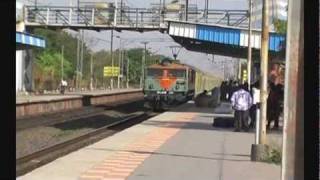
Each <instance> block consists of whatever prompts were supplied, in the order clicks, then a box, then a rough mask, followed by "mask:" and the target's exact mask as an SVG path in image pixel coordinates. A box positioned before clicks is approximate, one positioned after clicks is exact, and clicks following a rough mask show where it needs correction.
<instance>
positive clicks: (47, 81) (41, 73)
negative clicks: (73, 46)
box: [35, 50, 73, 89]
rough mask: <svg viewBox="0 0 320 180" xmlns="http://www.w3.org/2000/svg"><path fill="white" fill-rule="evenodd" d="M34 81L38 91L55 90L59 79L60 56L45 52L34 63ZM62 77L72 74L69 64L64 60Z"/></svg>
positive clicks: (48, 51)
mask: <svg viewBox="0 0 320 180" xmlns="http://www.w3.org/2000/svg"><path fill="white" fill-rule="evenodd" d="M35 67H36V68H35V81H36V82H37V83H36V86H37V87H39V88H40V89H43V88H44V89H56V88H57V87H58V84H59V81H60V79H61V54H59V53H57V52H50V50H45V51H43V52H42V53H41V54H39V56H38V57H37V59H36V61H35ZM63 68H64V76H65V77H66V76H70V74H72V73H73V70H72V65H71V63H70V62H69V61H68V60H67V59H65V58H64V63H63Z"/></svg>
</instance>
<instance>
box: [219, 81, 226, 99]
mask: <svg viewBox="0 0 320 180" xmlns="http://www.w3.org/2000/svg"><path fill="white" fill-rule="evenodd" d="M225 100H226V81H223V82H222V83H221V86H220V101H225Z"/></svg>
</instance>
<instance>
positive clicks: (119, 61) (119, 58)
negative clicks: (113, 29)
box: [117, 36, 121, 89]
mask: <svg viewBox="0 0 320 180" xmlns="http://www.w3.org/2000/svg"><path fill="white" fill-rule="evenodd" d="M117 37H118V38H119V51H118V56H119V57H118V67H119V74H118V89H119V88H120V72H121V70H120V67H121V37H120V36H117Z"/></svg>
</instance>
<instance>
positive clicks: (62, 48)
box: [61, 45, 64, 81]
mask: <svg viewBox="0 0 320 180" xmlns="http://www.w3.org/2000/svg"><path fill="white" fill-rule="evenodd" d="M63 50H64V46H63V45H62V47H61V81H62V80H63Z"/></svg>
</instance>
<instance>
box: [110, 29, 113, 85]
mask: <svg viewBox="0 0 320 180" xmlns="http://www.w3.org/2000/svg"><path fill="white" fill-rule="evenodd" d="M110 43H111V45H110V51H111V68H112V70H111V72H112V75H111V78H110V88H111V90H112V89H113V28H112V29H111V42H110Z"/></svg>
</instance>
